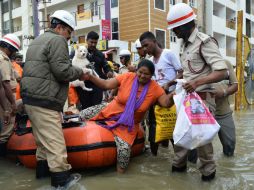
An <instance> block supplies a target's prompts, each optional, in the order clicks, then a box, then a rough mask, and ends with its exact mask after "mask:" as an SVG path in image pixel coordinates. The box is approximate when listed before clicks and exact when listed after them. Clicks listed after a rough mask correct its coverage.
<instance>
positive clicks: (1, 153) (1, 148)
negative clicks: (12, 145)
mask: <svg viewBox="0 0 254 190" xmlns="http://www.w3.org/2000/svg"><path fill="white" fill-rule="evenodd" d="M6 153H7V143H0V157H5V156H6Z"/></svg>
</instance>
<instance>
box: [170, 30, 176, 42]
mask: <svg viewBox="0 0 254 190" xmlns="http://www.w3.org/2000/svg"><path fill="white" fill-rule="evenodd" d="M170 42H176V35H175V33H174V32H173V31H170Z"/></svg>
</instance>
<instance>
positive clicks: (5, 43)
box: [0, 34, 20, 156]
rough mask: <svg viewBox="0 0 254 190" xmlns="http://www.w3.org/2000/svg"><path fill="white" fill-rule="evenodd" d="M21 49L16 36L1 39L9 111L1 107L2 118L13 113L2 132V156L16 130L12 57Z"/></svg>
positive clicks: (1, 69) (0, 62) (0, 65)
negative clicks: (14, 129)
mask: <svg viewBox="0 0 254 190" xmlns="http://www.w3.org/2000/svg"><path fill="white" fill-rule="evenodd" d="M19 48H20V40H19V38H18V37H17V36H16V35H14V34H6V35H5V36H4V37H3V38H2V39H0V74H1V77H2V79H1V83H2V85H3V87H4V90H5V95H6V98H7V100H8V101H7V102H6V104H7V107H8V110H4V108H3V107H2V106H0V118H1V120H3V118H4V117H5V116H6V115H7V114H9V113H11V115H10V116H11V117H10V120H9V122H8V123H5V125H4V126H3V128H2V131H1V132H0V156H5V154H6V145H7V142H8V139H9V137H10V136H11V134H12V132H13V128H14V122H15V113H16V111H17V107H16V102H15V94H16V86H17V82H16V78H15V71H14V70H13V69H12V63H11V61H10V57H12V56H13V55H14V54H15V53H16V52H17V51H18V50H19Z"/></svg>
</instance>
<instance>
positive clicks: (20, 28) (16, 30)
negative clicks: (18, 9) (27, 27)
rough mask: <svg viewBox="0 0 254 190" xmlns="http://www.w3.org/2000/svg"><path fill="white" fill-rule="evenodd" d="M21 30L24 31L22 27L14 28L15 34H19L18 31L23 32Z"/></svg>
mask: <svg viewBox="0 0 254 190" xmlns="http://www.w3.org/2000/svg"><path fill="white" fill-rule="evenodd" d="M21 30H22V26H14V27H13V31H14V32H18V31H21Z"/></svg>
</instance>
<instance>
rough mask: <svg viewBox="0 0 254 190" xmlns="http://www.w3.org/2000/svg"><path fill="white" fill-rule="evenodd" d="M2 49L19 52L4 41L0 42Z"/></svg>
mask: <svg viewBox="0 0 254 190" xmlns="http://www.w3.org/2000/svg"><path fill="white" fill-rule="evenodd" d="M0 47H2V48H7V49H9V50H10V51H11V52H17V51H18V50H17V49H16V48H15V47H13V46H12V45H10V44H8V43H7V42H4V41H0Z"/></svg>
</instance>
